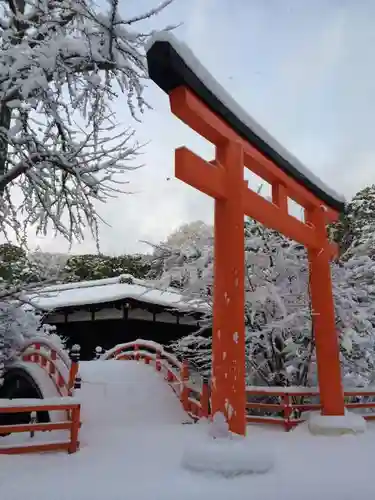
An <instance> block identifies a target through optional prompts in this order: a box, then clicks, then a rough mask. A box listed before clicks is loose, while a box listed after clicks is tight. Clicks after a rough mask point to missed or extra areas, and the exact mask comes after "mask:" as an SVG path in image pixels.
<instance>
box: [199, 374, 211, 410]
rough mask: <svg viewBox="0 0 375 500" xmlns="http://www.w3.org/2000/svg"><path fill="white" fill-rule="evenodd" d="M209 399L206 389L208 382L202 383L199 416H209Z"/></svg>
mask: <svg viewBox="0 0 375 500" xmlns="http://www.w3.org/2000/svg"><path fill="white" fill-rule="evenodd" d="M209 401H210V394H209V390H208V384H207V383H205V382H204V383H203V385H202V392H201V401H200V402H201V415H200V416H201V417H204V418H208V416H209V413H210V411H209Z"/></svg>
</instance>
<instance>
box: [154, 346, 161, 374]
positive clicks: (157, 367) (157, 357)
mask: <svg viewBox="0 0 375 500" xmlns="http://www.w3.org/2000/svg"><path fill="white" fill-rule="evenodd" d="M160 358H161V356H160V352H159V351H156V360H155V368H156V371H158V372H160V371H161V359H160Z"/></svg>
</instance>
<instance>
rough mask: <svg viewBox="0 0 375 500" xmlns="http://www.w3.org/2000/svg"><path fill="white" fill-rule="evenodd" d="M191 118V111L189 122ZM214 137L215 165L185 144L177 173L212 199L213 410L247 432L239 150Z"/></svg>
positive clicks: (175, 103)
mask: <svg viewBox="0 0 375 500" xmlns="http://www.w3.org/2000/svg"><path fill="white" fill-rule="evenodd" d="M170 97H171V104H172V108H173V109H175V110H176V108H177V107H178V108H179V109H178V114H179V115H180V116H181V114H183V112H184V110H185V109H186V107H185V106H184V104H183V101H184V95H183V89H178V90H176V91H174V92H173V93H172V95H171V96H170ZM193 119H194V116H190V120H189V121H190V122H191V120H193ZM205 122H206V121H205V120H203V121H202V122H201V123H200V125H203V124H204V123H205ZM200 125H198V127H197V128H198V129H199V128H200ZM211 131H212V132H213V133H214V134H215V130H214V129H212V130H211ZM215 142H216V158H215V161H214V162H213V164H214V166H213V165H212V164H210V163H207V162H205V161H204V160H203V159H202V158H199V157H198V156H196V155H195V154H194V153H192V152H191V151H189V150H188V149H186V148H179V149H177V150H176V151H175V175H176V177H177V178H179V179H180V180H182V181H184V182H186V183H187V184H190V185H191V186H193V187H195V188H197V189H199V190H200V191H201V192H203V193H205V194H208V195H209V196H211V197H213V198H214V199H215V233H214V236H215V238H214V244H215V247H214V255H215V263H214V290H213V331H212V393H211V406H212V414H213V415H214V414H215V413H217V412H223V411H224V413H225V416H226V418H227V421H228V424H229V428H230V429H231V431H232V432H234V433H236V434H241V435H245V433H246V384H245V323H244V307H245V288H244V280H245V276H244V273H245V254H244V243H245V242H244V206H243V193H244V162H243V149H242V145H241V144H240V143H239V142H237V141H232V140H225V141H219V140H218V141H215Z"/></svg>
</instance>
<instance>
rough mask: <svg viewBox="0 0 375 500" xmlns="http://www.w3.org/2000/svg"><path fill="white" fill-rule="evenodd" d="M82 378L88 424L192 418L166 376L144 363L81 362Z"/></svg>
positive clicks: (170, 421) (176, 421) (168, 421)
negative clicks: (165, 378)
mask: <svg viewBox="0 0 375 500" xmlns="http://www.w3.org/2000/svg"><path fill="white" fill-rule="evenodd" d="M80 375H81V378H82V388H81V391H80V393H79V396H80V399H81V402H82V420H83V421H84V423H85V425H86V424H89V425H92V424H94V425H97V424H99V425H101V426H103V425H104V426H116V427H118V426H141V425H160V424H163V425H164V424H180V423H183V422H185V421H186V420H187V418H188V417H187V415H186V413H185V412H184V410H183V408H182V406H181V404H180V401H179V400H178V398H177V397H176V395H175V394H174V392H173V391H172V389H171V388H170V387H169V386H168V384H167V382H166V381H165V380H164V378H163V375H161V374H160V373H158V372H156V371H155V369H154V368H153V367H152V366H148V365H145V364H144V363H142V362H137V361H116V360H106V361H102V360H98V361H86V362H81V363H80Z"/></svg>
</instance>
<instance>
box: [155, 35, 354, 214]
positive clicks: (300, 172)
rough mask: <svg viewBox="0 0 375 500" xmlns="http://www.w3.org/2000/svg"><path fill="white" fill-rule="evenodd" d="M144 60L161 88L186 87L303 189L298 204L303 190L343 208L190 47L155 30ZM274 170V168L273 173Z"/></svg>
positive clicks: (341, 200)
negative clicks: (208, 69)
mask: <svg viewBox="0 0 375 500" xmlns="http://www.w3.org/2000/svg"><path fill="white" fill-rule="evenodd" d="M147 61H148V69H149V75H150V78H151V79H152V80H153V81H154V82H155V83H156V84H157V85H158V86H159V87H160V88H161V89H162V90H164V91H165V92H166V93H168V94H170V93H171V92H172V91H173V90H175V89H177V88H178V87H185V88H189V89H190V90H191V91H192V92H193V93H194V94H195V95H196V96H198V98H199V99H200V100H201V101H203V102H204V103H205V104H206V105H207V106H208V107H209V108H210V109H211V110H212V111H214V112H215V114H216V115H218V116H219V117H221V118H222V119H223V120H224V121H225V122H226V123H227V124H228V125H229V127H230V128H231V129H232V130H233V131H234V132H236V133H237V134H238V135H239V136H240V137H242V138H243V139H244V141H245V142H246V143H247V144H249V145H250V147H251V149H252V150H251V151H249V150H248V151H247V153H248V154H250V155H252V156H253V157H255V155H256V153H258V155H257V156H256V160H257V161H258V162H259V161H263V163H264V162H268V163H269V165H268V167H270V166H271V163H272V164H273V166H276V167H278V169H279V172H280V174H282V173H284V175H285V174H286V175H287V176H288V177H289V178H290V179H291V180H294V181H295V183H296V184H298V185H299V186H300V187H302V188H305V189H303V191H304V192H305V195H304V196H300V197H299V196H298V189H296V190H293V192H294V195H295V196H293V198H294V199H295V200H296V201H297V202H298V203H300V204H301V205H302V206H305V205H306V199H307V197H306V193H308V192H309V193H311V194H312V195H314V198H315V199H318V200H320V201H321V202H322V203H323V204H324V205H326V206H327V208H330V209H332V211H333V212H336V213H337V212H342V211H343V209H344V206H345V198H344V197H343V196H341V195H340V194H338V193H337V192H335V191H334V190H333V189H331V188H330V187H328V186H327V185H326V184H325V183H323V182H322V181H321V180H320V179H319V178H318V177H317V176H315V175H314V174H313V173H312V172H311V171H310V170H309V169H308V168H306V167H305V166H304V165H303V164H302V163H301V162H300V161H299V160H298V159H297V158H295V157H294V156H293V155H292V154H291V153H289V152H288V151H287V150H286V149H285V148H284V147H283V146H281V145H280V144H279V143H278V142H277V141H276V140H275V139H274V138H273V137H272V136H271V135H270V134H269V133H268V132H267V131H266V130H265V129H263V128H262V127H261V126H260V125H259V124H258V123H257V122H256V121H255V120H254V119H253V118H252V117H251V116H249V115H248V114H247V113H246V111H245V110H244V109H243V108H241V107H240V106H239V105H238V103H237V102H236V101H235V100H234V99H233V98H232V97H231V96H230V95H229V94H228V92H226V91H225V90H224V89H223V88H222V87H221V85H220V84H219V83H218V82H217V81H216V80H215V79H214V78H213V76H212V75H211V74H210V73H209V72H208V71H207V70H206V69H205V68H204V67H203V66H202V64H201V63H200V62H199V60H198V59H197V58H196V57H195V55H194V54H193V53H192V52H191V50H190V49H189V48H188V47H187V46H186V45H185V44H183V43H181V42H179V41H178V40H177V39H176V38H175V37H174V36H173V35H172V34H171V33H169V32H165V33H158V34H157V35H156V36H154V37H152V39H151V40H150V42H149V44H148V48H147ZM259 153H260V155H259ZM245 155H246V149H245ZM276 170H277V169H274V168H273V172H272V175H274V174H275V171H276ZM255 173H257V172H255ZM261 176H262V177H263V178H265V180H267V181H269V182H271V183H272V180H273V179H272V178H269V179H267V178H266V176H265V175H264V170H262V175H261ZM270 177H271V176H270ZM333 218H334V217H331V220H332V219H333Z"/></svg>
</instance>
